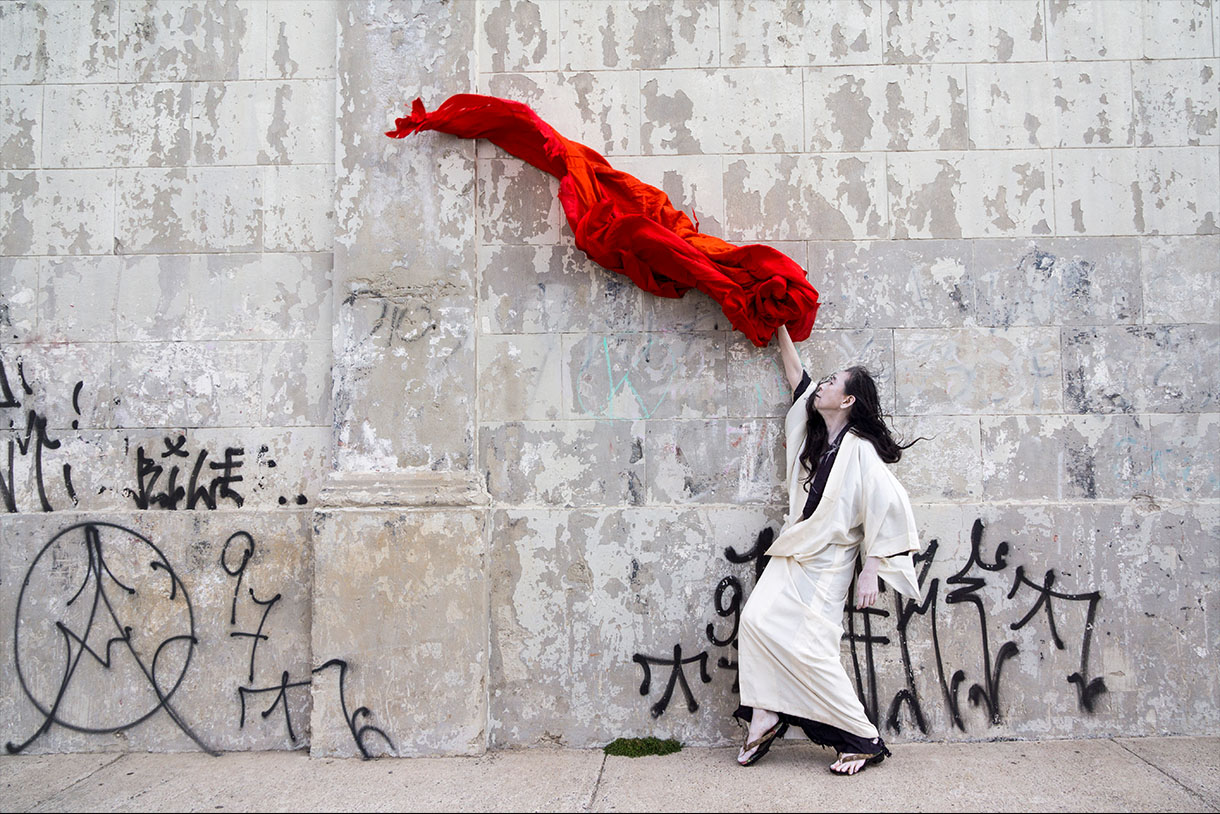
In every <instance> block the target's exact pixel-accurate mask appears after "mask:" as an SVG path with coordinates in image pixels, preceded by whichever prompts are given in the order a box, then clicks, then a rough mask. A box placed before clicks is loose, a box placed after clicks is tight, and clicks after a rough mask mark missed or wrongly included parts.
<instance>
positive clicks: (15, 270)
mask: <svg viewBox="0 0 1220 814" xmlns="http://www.w3.org/2000/svg"><path fill="white" fill-rule="evenodd" d="M40 262H41V261H40V260H39V259H38V258H36V257H0V344H3V343H9V342H13V343H17V342H25V341H30V340H36V339H37V338H38V267H39V265H40Z"/></svg>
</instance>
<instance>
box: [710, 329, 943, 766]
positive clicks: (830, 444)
mask: <svg viewBox="0 0 1220 814" xmlns="http://www.w3.org/2000/svg"><path fill="white" fill-rule="evenodd" d="M778 341H779V346H780V354H781V357H782V359H783V364H784V375H785V377H786V378H787V380H788V383H789V385H791V387H792V389H793V391H794V394H793V404H792V406H791V407H790V408H789V410H788V415H787V418H786V421H785V433H786V437H787V467H786V472H787V479H788V515H787V518H786V519H785V522H784V526H783V528H782V530H781V532H780V534H779V536H778V537H777V538H776V539H775V542H774V544H772V546H771V547H770V548H769V549H768V550H767V551H766V554H767V555H769V556H770V557H771V560H770V562H769V563H768V564H767V567H766V570H764V571H763V573H762V575H761V576H760V577H759V580H758V584H757V585H756V586H755V588H754V590H753V592H752V593H751V594H750V598H749V600H748V601H747V602H746V606H745V609H744V611H743V612H742V616H741V626H740V629H739V632H738V647H739V653H738V656H739V661H738V664H739V678H740V684H741V706H740V707H739V708H738V709H737V711H736V712H735V713H734V715H735V716H736V717H738V718H740V719H742V720H744V721H746V722H748V724H749V728H748V733H747V735H746V739H745V744H744V745H743V746H742V748H741V751H740V752H739V753H738V756H737V761H738V763H740V764H741V765H743V766H749V765H751V764H753V763H755V762H757V761H758V760H759V759H760V758H762V756H763V755H765V754H766V753H767V750H768V749H770V747H771V744H772V743H773V742H774V741H775V739H776V738H779V737H782V736H783V734H784V732H786V731H787V729H788V727H789V726H790V725H791V726H797V727H799V728H800V729H802V730H803V731H804V733H805V734H806V736H808V737H809V739H810V740H812V741H814V742H815V743H818V744H821V745H823V746H829V747H831V748H833V749H835V750H836V751H838V753H839V755H838V759H837V760H836V761H835V762H834V763H833V764H831V766H830V770H831V771H832V772H834V773H835V774H843V775H850V774H855V773H857V772H859V771H861V770H863V769H864V768H865V767H867V766H868V765H870V764H872V763H879V762H881V761H882V760H884V759H885V757H886V756H888V755H889V754H890V752H889V750H888V749H887V748H886V746H885V742H884V741H882V739H881V737H880V735H879V733H878V732H877V728H876V727H875V726H874V725H873V724H872V722H871V721H869V719H868V717H867V716H866V715H865V712H864V707H863V705H862V704H861V703H860V700H859V698H857V696H856V693H855V689H854V687H853V686H852V683H851V680H850V679H849V678H848V677H847V672H846V671H845V670H844V669H843V664H842V662H841V661H840V659H839V642H840V640H841V638H842V636H843V626H842V623H843V608H844V604H845V603H846V601H847V593H848V590H849V588H850V586H851V582H852V577H853V575H855V573H856V562H857V559H858V560H859V561H861V562H862V563H863V565H862V567H861V570H860V574H859V576H858V577H857V578H856V596H855V601H856V607H857V608H866V607H869V606H870V605H872V604H873V603H874V602H876V600H877V593H878V590H879V589H878V583H877V580H878V577H881V578H883V579H885V581H886V582H887V583H889V585H890V586H891V587H892V588H894V589H895V590H897V591H898V592H900V593H902V594H904V595H906V596H909V597H912V598H915V599H918V597H919V585H918V583H917V581H916V577H915V568H914V563H913V562H912V560H911V557H910V555H911V553H913V552H916V551H918V550H919V541H918V537H917V535H916V528H915V518H914V516H913V515H912V513H911V504H910V500H909V498H908V497H907V493H906V490H905V489H903V488H902V485H901V484H899V483H898V480H897V479H896V478H895V477H894V476H893V474H891V473H890V471H889V468H888V467H887V466H886V464H890V463H894V462H895V461H897V460H898V459H899V458H901V457H902V450H903V449H905V448H906V446H910V444H907V445H905V446H902V445H899V444H898V443H897V442H896V441H895V440H894V438H893V435H892V433H891V432H890V429H889V427H887V426H886V423H885V419H884V418H883V416H882V414H881V409H880V400H879V398H878V396H877V386H876V384H875V383H874V382H873V379H872V376H871V375H870V374H869V373H868V371H867V370H865V369H864V368H862V367H851V368H848V369H846V370H840V371H837V372H834V373H831V374H830V375H828V376H826V377H825V378H823V379H822V380H821V381H819V382H818V383H817V384H816V385H815V384H813V383H812V382H811V380H810V377H809V374H808V373H806V372H805V371H804V369H803V367H802V365H801V362H800V358H799V356H798V355H797V352H796V347H795V346H794V345H793V343H792V339H791V338H790V337H789V336H788V332H787V330H785V329H784V328H783V327H781V328H780V329H779V332H778Z"/></svg>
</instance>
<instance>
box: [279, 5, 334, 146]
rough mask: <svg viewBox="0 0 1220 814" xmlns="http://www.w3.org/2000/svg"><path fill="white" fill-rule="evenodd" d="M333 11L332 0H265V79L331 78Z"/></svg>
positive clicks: (332, 72)
mask: <svg viewBox="0 0 1220 814" xmlns="http://www.w3.org/2000/svg"><path fill="white" fill-rule="evenodd" d="M337 13H338V4H337V3H336V0H268V3H267V47H268V49H269V51H270V53H268V54H267V78H268V79H333V78H334V76H335V21H336V15H337ZM332 132H333V131H332Z"/></svg>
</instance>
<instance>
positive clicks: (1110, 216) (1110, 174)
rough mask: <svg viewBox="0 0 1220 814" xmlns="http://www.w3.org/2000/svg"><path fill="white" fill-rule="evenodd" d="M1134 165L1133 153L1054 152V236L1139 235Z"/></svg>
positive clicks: (1139, 205) (1140, 204)
mask: <svg viewBox="0 0 1220 814" xmlns="http://www.w3.org/2000/svg"><path fill="white" fill-rule="evenodd" d="M1137 161H1138V155H1137V151H1135V150H1063V151H1059V150H1056V151H1055V152H1054V163H1055V190H1054V192H1055V233H1056V234H1059V235H1072V234H1078V235H1081V234H1090V235H1137V234H1141V233H1143V232H1144V230H1145V223H1144V212H1145V207H1144V197H1143V192H1142V190H1141V186H1140V180H1139V170H1138V166H1137Z"/></svg>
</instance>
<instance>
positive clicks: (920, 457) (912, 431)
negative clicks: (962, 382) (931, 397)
mask: <svg viewBox="0 0 1220 814" xmlns="http://www.w3.org/2000/svg"><path fill="white" fill-rule="evenodd" d="M890 429H891V430H893V431H894V434H895V440H897V441H898V442H899V443H900V444H908V443H911V442H914V446H912V447H910V448H908V449H905V450H903V452H902V460H900V461H899V462H898V463H896V464H893V470H894V475H895V476H896V477H897V478H898V481H899V482H900V483H901V484H902V485H903V486H904V487H906V490H907V493H908V494H909V495H910V497H911V500H912V501H914V502H916V503H932V502H939V501H962V500H967V501H971V500H973V501H977V500H980V499H981V498H982V495H983V477H982V472H981V471H980V469H981V468H980V466H979V461H980V460H985V456H984V455H983V453H982V441H981V433H980V427H979V419H978V418H976V417H974V416H956V415H921V416H895V417H893V418H892V419H891V420H890Z"/></svg>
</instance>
